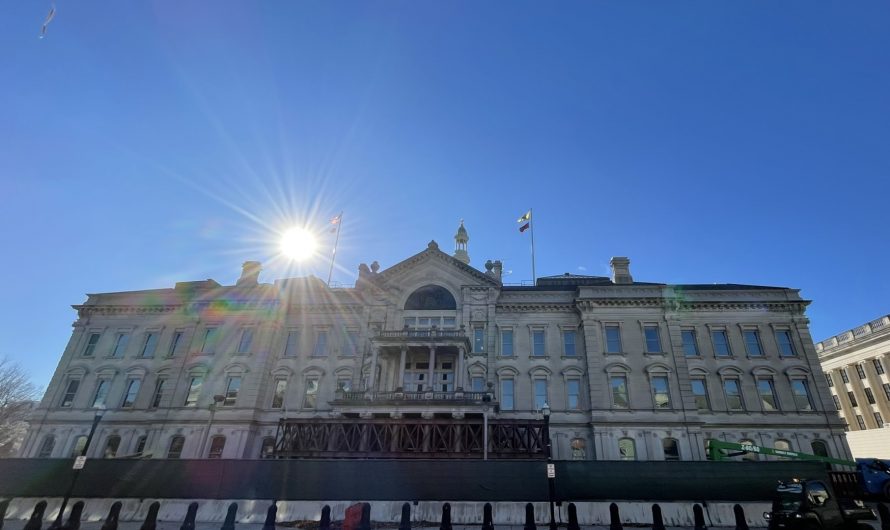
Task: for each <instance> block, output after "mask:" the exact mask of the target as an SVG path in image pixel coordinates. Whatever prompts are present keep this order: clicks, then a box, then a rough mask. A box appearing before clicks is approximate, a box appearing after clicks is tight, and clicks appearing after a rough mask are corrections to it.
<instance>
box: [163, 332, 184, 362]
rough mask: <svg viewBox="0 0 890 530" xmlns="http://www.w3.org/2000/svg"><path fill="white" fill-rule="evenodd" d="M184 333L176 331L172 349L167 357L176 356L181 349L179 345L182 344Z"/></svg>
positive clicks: (168, 351) (171, 342) (171, 344)
mask: <svg viewBox="0 0 890 530" xmlns="http://www.w3.org/2000/svg"><path fill="white" fill-rule="evenodd" d="M183 334H184V333H183V332H182V331H179V330H176V331H174V332H173V339H172V340H171V341H170V349H169V350H167V356H168V357H173V356H174V355H176V350H177V349H178V348H179V345H180V344H181V343H182V336H183Z"/></svg>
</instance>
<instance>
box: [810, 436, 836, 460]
mask: <svg viewBox="0 0 890 530" xmlns="http://www.w3.org/2000/svg"><path fill="white" fill-rule="evenodd" d="M810 448H811V449H812V450H813V454H814V455H816V456H828V457H830V456H831V455H830V454H828V445H827V444H826V443H825V442H823V441H822V440H813V443H811V444H810Z"/></svg>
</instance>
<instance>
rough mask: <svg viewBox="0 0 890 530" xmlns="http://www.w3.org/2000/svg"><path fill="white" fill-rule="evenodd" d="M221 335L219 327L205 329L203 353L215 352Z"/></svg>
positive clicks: (202, 343) (202, 345) (202, 344)
mask: <svg viewBox="0 0 890 530" xmlns="http://www.w3.org/2000/svg"><path fill="white" fill-rule="evenodd" d="M218 336H219V328H207V329H205V330H204V340H203V341H202V342H201V353H213V352H214V350H216V339H217V337H218Z"/></svg>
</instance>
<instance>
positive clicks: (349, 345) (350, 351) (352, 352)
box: [343, 331, 358, 357]
mask: <svg viewBox="0 0 890 530" xmlns="http://www.w3.org/2000/svg"><path fill="white" fill-rule="evenodd" d="M343 355H344V356H346V357H355V356H356V355H358V331H347V332H346V344H345V347H344V348H343Z"/></svg>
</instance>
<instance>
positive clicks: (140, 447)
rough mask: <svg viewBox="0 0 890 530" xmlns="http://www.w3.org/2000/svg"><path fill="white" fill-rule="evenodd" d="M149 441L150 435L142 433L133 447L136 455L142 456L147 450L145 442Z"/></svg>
mask: <svg viewBox="0 0 890 530" xmlns="http://www.w3.org/2000/svg"><path fill="white" fill-rule="evenodd" d="M146 441H148V436H146V435H144V434H143V435H142V436H140V437H139V438H137V439H136V447H134V448H133V455H134V456H137V457H138V456H142V453H143V452H144V451H145V442H146Z"/></svg>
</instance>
